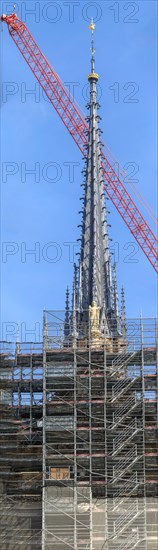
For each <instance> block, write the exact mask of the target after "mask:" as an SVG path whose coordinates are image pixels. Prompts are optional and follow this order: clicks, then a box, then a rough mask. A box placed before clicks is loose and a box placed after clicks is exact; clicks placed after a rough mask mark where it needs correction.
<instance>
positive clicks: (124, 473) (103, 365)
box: [0, 14, 158, 550]
mask: <svg viewBox="0 0 158 550" xmlns="http://www.w3.org/2000/svg"><path fill="white" fill-rule="evenodd" d="M2 19H3V20H5V21H6V22H7V24H8V28H9V32H10V34H11V36H12V37H13V39H14V41H15V42H16V44H17V45H18V47H19V49H20V51H21V52H22V54H23V56H24V57H25V59H26V60H27V62H28V64H29V66H30V67H31V69H32V71H33V72H34V74H35V75H36V77H37V79H38V80H39V81H40V84H41V86H42V87H43V88H44V89H45V92H46V94H47V95H48V97H50V100H51V102H52V103H53V105H54V107H55V108H56V110H57V112H58V113H59V114H60V116H61V118H62V120H63V122H64V123H65V125H66V126H67V128H68V129H69V131H70V133H71V134H72V136H73V138H74V139H75V141H76V143H77V144H78V145H79V147H80V149H81V150H82V151H83V152H84V158H85V167H84V169H83V179H84V182H83V196H82V197H81V200H82V201H83V207H82V209H81V216H82V219H81V224H80V227H81V237H80V239H79V240H81V247H80V253H79V262H78V264H77V265H75V266H74V279H73V290H72V307H70V306H69V291H68V289H67V291H66V307H65V311H64V312H63V313H62V312H58V311H57V312H53V311H45V312H44V321H43V341H42V343H32V344H31V343H30V344H29V343H28V344H27V343H23V344H22V343H20V342H17V343H16V347H15V351H14V350H13V346H12V344H9V343H7V342H3V343H2V352H1V371H0V384H1V386H0V405H1V430H2V439H1V450H2V452H1V459H0V464H1V473H0V479H1V493H0V496H1V506H2V508H1V516H0V521H1V523H2V525H1V549H2V550H13V549H15V548H16V550H20V549H22V550H33V549H35V548H37V549H38V550H66V549H73V550H103V549H104V550H134V549H135V548H137V549H138V550H156V548H157V542H158V538H157V533H156V530H157V513H158V509H157V498H158V443H157V441H158V440H157V428H158V368H157V356H158V354H157V344H156V321H155V320H152V319H142V318H140V319H135V320H127V319H126V315H125V299H124V290H123V289H122V294H121V313H120V310H119V298H118V289H117V276H116V265H115V262H114V264H113V265H112V260H111V255H110V248H109V236H108V225H109V224H108V223H107V208H106V200H105V197H104V180H105V181H106V189H107V194H108V195H109V196H110V198H111V199H112V201H113V202H114V204H115V206H116V207H117V209H118V211H119V212H120V214H121V215H122V217H123V218H124V220H125V221H126V223H127V225H128V226H129V227H130V230H131V232H132V234H134V235H135V237H136V239H137V241H138V242H139V244H140V246H141V247H142V249H143V250H144V252H145V254H146V255H147V257H148V259H149V261H150V262H151V264H152V265H153V267H156V263H155V262H156V248H155V244H156V241H155V237H154V236H153V234H152V232H151V230H150V228H149V227H148V225H147V224H146V222H145V221H144V220H143V218H142V216H141V214H140V213H139V212H138V209H137V207H136V206H135V205H134V203H133V202H132V200H131V198H130V196H129V194H128V193H127V191H126V189H125V188H124V187H123V185H122V183H121V181H120V180H119V178H118V176H117V175H116V174H115V171H114V169H113V168H112V166H111V165H110V164H109V161H108V160H107V158H106V157H105V155H104V154H103V152H102V142H101V130H100V127H99V120H100V116H99V114H98V109H99V105H98V102H97V81H98V74H97V73H96V70H95V49H94V23H93V22H91V25H90V30H91V33H92V44H91V71H90V74H89V75H88V80H89V85H90V98H89V103H88V110H89V114H88V117H87V120H86V122H85V121H84V119H83V117H81V115H80V113H79V111H77V109H76V107H75V106H74V104H73V102H72V100H71V98H70V96H69V94H68V93H67V92H65V90H64V88H63V86H62V84H61V81H60V79H59V77H57V75H56V74H55V73H54V72H53V70H52V69H51V67H50V65H49V64H48V62H47V61H46V59H45V58H44V56H43V54H42V53H41V51H40V50H39V48H38V46H37V45H36V44H35V43H34V40H33V38H32V37H31V35H30V33H29V32H28V30H27V28H26V26H25V25H24V24H23V23H22V22H20V21H19V20H18V19H17V17H16V16H15V14H14V16H13V15H12V16H10V17H5V16H3V18H2Z"/></svg>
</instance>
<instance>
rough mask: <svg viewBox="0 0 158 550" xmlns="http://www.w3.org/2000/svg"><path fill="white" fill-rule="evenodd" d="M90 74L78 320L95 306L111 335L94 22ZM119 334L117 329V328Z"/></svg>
mask: <svg viewBox="0 0 158 550" xmlns="http://www.w3.org/2000/svg"><path fill="white" fill-rule="evenodd" d="M89 28H90V29H91V31H92V45H91V73H90V74H89V75H88V80H89V84H90V101H89V103H88V109H89V115H88V117H87V121H88V123H89V129H88V132H87V134H88V146H87V157H86V165H85V169H84V170H83V173H84V180H85V182H84V196H83V212H82V214H83V217H82V238H81V253H80V260H79V287H78V308H79V319H80V321H81V322H84V320H85V321H86V318H87V315H88V310H89V306H91V305H92V304H93V303H95V305H96V306H97V307H98V308H99V310H100V328H101V327H102V324H103V323H104V324H105V323H106V326H107V333H108V334H110V333H111V331H112V326H113V318H114V317H117V316H118V305H117V301H118V295H117V283H116V277H115V300H114V288H113V280H112V269H111V258H110V252H109V242H108V224H107V217H106V206H105V192H104V180H103V171H102V153H101V145H102V143H101V140H100V134H101V130H100V128H99V120H100V116H99V115H98V110H99V107H100V106H99V104H98V101H97V81H98V78H99V76H98V74H97V73H96V72H95V49H94V28H95V25H94V23H93V22H92V23H91V25H90V27H89ZM86 312H87V313H86ZM115 332H116V327H115Z"/></svg>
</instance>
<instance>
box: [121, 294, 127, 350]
mask: <svg viewBox="0 0 158 550" xmlns="http://www.w3.org/2000/svg"><path fill="white" fill-rule="evenodd" d="M121 332H122V338H123V341H124V342H125V341H126V335H127V325H126V308H125V291H124V288H123V287H122V289H121Z"/></svg>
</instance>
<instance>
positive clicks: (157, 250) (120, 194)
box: [1, 13, 158, 272]
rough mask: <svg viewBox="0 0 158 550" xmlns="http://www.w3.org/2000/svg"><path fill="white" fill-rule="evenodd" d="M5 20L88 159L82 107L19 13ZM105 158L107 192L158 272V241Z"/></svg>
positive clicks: (106, 156)
mask: <svg viewBox="0 0 158 550" xmlns="http://www.w3.org/2000/svg"><path fill="white" fill-rule="evenodd" d="M1 20H2V21H5V22H6V23H7V25H8V29H9V33H10V35H11V37H12V38H13V40H14V42H15V44H16V46H17V47H18V48H19V50H20V52H21V53H22V55H23V57H24V59H25V61H26V62H27V64H28V65H29V67H30V69H31V70H32V72H33V74H34V75H35V77H36V79H37V80H38V82H39V84H40V86H41V87H42V88H43V90H44V92H45V93H46V95H47V97H48V98H49V100H50V102H51V103H52V105H53V107H54V108H55V109H56V111H57V113H58V115H59V116H60V118H61V119H62V121H63V122H64V124H65V126H66V128H67V129H68V131H69V133H70V134H71V136H72V137H73V139H74V141H75V142H76V144H77V145H78V147H79V149H80V151H81V152H82V154H83V156H86V144H87V130H88V126H87V123H86V121H85V119H84V116H83V115H82V113H81V112H80V111H79V109H78V107H77V106H76V105H75V104H74V101H73V99H72V98H71V96H70V94H69V93H68V91H67V90H66V89H65V87H64V85H63V83H62V81H61V80H60V78H59V76H58V75H57V73H56V72H55V71H54V70H53V69H52V67H51V65H50V64H49V62H48V61H47V59H46V57H45V56H44V55H43V53H42V52H41V50H40V48H39V46H38V45H37V44H36V42H35V40H34V38H33V37H32V35H31V33H30V32H29V30H28V29H27V27H26V25H25V24H24V23H23V22H22V21H20V20H19V19H18V17H17V15H16V14H15V13H13V14H11V15H9V16H7V15H2V17H1ZM102 155H103V156H102V158H103V160H102V165H103V175H104V179H105V189H106V193H107V195H108V196H109V198H110V199H111V200H112V202H113V204H114V206H115V207H116V208H117V210H118V212H119V214H120V215H121V217H122V218H123V220H124V221H125V223H126V225H127V226H128V228H129V230H130V231H131V233H132V235H133V236H134V238H135V239H136V241H137V243H138V244H139V246H140V247H141V249H142V250H143V252H144V254H145V255H146V256H147V258H148V260H149V262H150V263H151V265H152V266H153V267H154V269H155V271H157V272H158V246H157V243H158V241H157V239H156V237H155V235H154V233H153V231H152V230H151V228H150V227H149V225H148V224H147V222H146V221H145V219H144V217H143V216H142V214H141V212H140V211H139V209H138V207H137V206H136V204H135V203H134V201H133V199H132V198H131V196H130V195H129V193H128V191H127V189H126V187H125V186H124V184H123V182H122V181H121V176H119V175H118V174H117V173H116V171H115V168H114V166H113V165H112V163H111V162H110V160H109V159H108V155H105V153H104V152H102Z"/></svg>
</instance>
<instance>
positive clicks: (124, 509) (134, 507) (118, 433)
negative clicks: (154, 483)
mask: <svg viewBox="0 0 158 550" xmlns="http://www.w3.org/2000/svg"><path fill="white" fill-rule="evenodd" d="M136 353H137V352H136V351H134V352H133V351H132V353H130V352H129V350H128V352H127V351H126V352H125V353H123V354H121V355H120V356H118V357H117V358H115V359H114V361H113V363H112V368H111V371H110V382H109V385H108V414H109V434H110V442H109V449H108V451H109V452H108V457H109V458H108V494H109V496H110V495H111V496H112V498H111V505H110V506H109V507H108V508H109V510H108V514H107V515H108V543H107V548H108V550H116V549H117V550H134V548H139V549H141V550H145V549H146V541H145V511H144V501H143V497H142V500H141V505H140V500H139V496H138V495H139V494H141V492H142V490H143V489H142V488H143V484H144V479H143V472H144V469H143V461H144V448H143V420H142V418H143V416H142V406H143V394H142V392H140V388H141V387H142V381H141V373H139V376H136V374H135V365H134V363H135V361H134V358H135V356H136ZM129 370H130V376H129ZM138 387H139V392H138V391H137V388H138Z"/></svg>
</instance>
